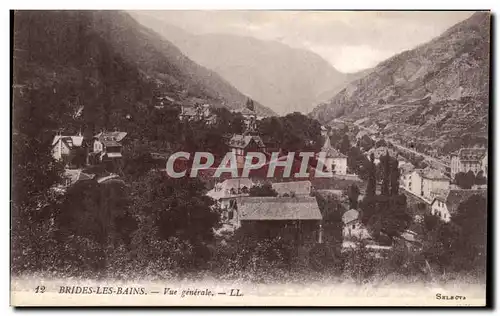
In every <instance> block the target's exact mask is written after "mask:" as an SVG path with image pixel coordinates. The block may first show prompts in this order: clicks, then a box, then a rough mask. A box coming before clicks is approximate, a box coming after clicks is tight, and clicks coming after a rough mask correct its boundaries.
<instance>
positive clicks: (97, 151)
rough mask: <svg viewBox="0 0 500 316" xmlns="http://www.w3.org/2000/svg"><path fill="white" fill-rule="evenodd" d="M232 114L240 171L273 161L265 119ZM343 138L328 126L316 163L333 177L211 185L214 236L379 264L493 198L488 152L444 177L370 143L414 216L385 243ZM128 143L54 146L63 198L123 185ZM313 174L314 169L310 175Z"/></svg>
mask: <svg viewBox="0 0 500 316" xmlns="http://www.w3.org/2000/svg"><path fill="white" fill-rule="evenodd" d="M167 101H168V100H167ZM170 101H172V100H170ZM161 104H163V103H161ZM160 107H161V108H162V107H163V105H160ZM212 110H213V108H212V106H210V105H209V104H206V103H199V104H196V105H195V106H191V107H185V106H181V108H180V114H179V120H180V121H183V122H188V123H189V122H200V121H201V122H204V123H205V124H209V125H210V124H214V122H215V121H216V120H217V117H216V116H215V115H214V114H213V111H212ZM232 113H238V114H241V115H242V117H243V118H244V131H243V133H242V134H233V135H230V136H229V137H228V138H227V139H225V140H221V141H225V142H226V144H227V147H228V150H230V151H231V152H232V153H234V154H235V155H236V157H237V164H238V168H242V167H243V165H244V163H245V159H246V155H247V153H249V152H261V153H263V154H265V155H266V156H267V157H270V156H271V153H272V152H274V151H275V150H276V148H272V146H266V144H265V142H264V141H263V140H262V138H261V135H259V132H258V128H257V126H258V123H259V121H260V120H262V119H263V118H262V117H260V116H258V115H257V113H256V112H255V109H254V107H253V104H252V102H251V101H247V103H246V104H245V106H243V107H242V108H240V109H238V110H232ZM344 131H345V129H344ZM336 132H338V131H335V128H334V127H332V126H321V138H322V145H321V148H320V150H319V152H317V153H316V155H315V157H314V158H315V160H316V163H318V159H320V160H321V163H322V164H323V165H324V166H325V168H326V171H328V172H330V177H329V178H327V179H325V178H321V179H317V178H314V177H313V176H307V177H300V178H299V177H295V178H294V177H291V178H289V177H284V176H283V173H284V170H283V168H282V169H280V168H277V169H279V170H278V171H279V172H278V174H277V175H274V177H273V178H267V177H266V176H265V175H266V173H267V168H268V167H269V163H268V164H266V165H265V166H264V167H263V168H261V169H259V170H252V172H251V173H250V174H249V175H248V176H247V177H240V178H234V177H233V178H228V177H226V178H225V177H220V178H216V179H209V180H207V181H206V186H207V193H206V195H207V196H208V197H210V198H211V199H213V200H214V201H216V206H217V207H218V209H220V210H222V212H221V214H220V216H221V221H222V225H221V227H220V228H218V229H217V230H216V232H215V234H216V235H217V236H224V235H227V234H232V233H234V232H235V231H237V230H239V229H240V228H243V229H251V230H250V231H252V232H253V233H256V232H258V233H256V234H257V235H258V236H262V237H263V238H264V237H269V236H278V235H279V234H281V233H282V232H283V230H290V229H292V231H293V233H292V235H293V239H294V240H295V242H297V243H299V244H300V245H309V246H311V245H313V246H314V245H318V244H320V245H321V244H323V243H325V241H326V240H332V239H337V243H339V240H338V239H340V245H339V246H338V247H340V248H341V251H343V252H345V251H349V250H351V249H355V248H358V247H361V246H362V247H364V248H366V249H369V250H370V251H371V252H373V254H375V256H381V254H383V253H385V252H387V251H390V250H391V249H392V247H394V246H395V245H396V244H399V245H403V246H404V247H405V248H407V249H409V250H411V249H418V248H421V247H422V238H423V237H424V236H422V233H423V232H422V229H421V226H422V225H423V218H424V216H426V215H435V216H437V217H439V218H440V219H441V220H442V221H443V222H449V221H450V219H451V218H452V217H453V216H454V215H455V214H456V212H457V209H458V207H459V205H460V204H461V203H463V202H465V201H466V200H467V199H468V198H470V197H471V196H473V195H480V196H483V197H486V192H487V184H486V183H487V175H488V153H487V150H486V149H485V148H462V149H460V150H459V151H458V152H456V153H454V154H453V155H452V156H451V159H450V161H449V163H448V165H449V168H448V169H446V170H447V171H448V172H446V170H445V171H444V172H443V170H442V169H439V168H433V166H432V164H429V165H427V166H426V167H425V168H421V167H419V166H415V165H414V164H412V162H411V161H410V159H407V158H405V157H404V155H401V154H400V152H399V151H398V149H397V147H395V146H391V145H388V144H387V143H386V142H385V141H382V140H383V139H381V138H380V137H378V135H377V136H374V137H373V138H374V140H371V141H372V142H373V145H372V146H370V148H369V149H368V150H363V152H362V154H363V155H364V156H365V157H366V161H371V163H373V165H374V167H375V168H379V167H380V165H381V163H382V160H383V159H384V157H386V158H387V159H388V157H392V159H395V160H396V161H397V173H398V177H399V178H398V179H397V186H398V187H399V188H398V189H397V190H396V191H399V193H402V194H404V195H405V196H406V199H407V201H408V202H407V203H408V207H407V209H408V210H409V211H408V212H409V214H410V216H411V221H410V222H409V224H408V225H406V227H405V228H404V229H402V230H401V231H399V232H398V236H391V238H390V241H389V242H381V241H380V240H381V239H380V238H378V237H377V238H374V236H372V235H373V231H372V229H371V228H370V227H369V225H368V226H367V223H366V221H363V220H362V215H363V211H362V210H361V208H360V206H359V205H360V203H361V202H362V200H363V198H364V197H365V196H366V194H367V192H366V190H367V189H366V184H365V181H364V180H363V179H361V178H360V175H359V174H356V171H355V170H352V168H349V167H348V166H350V163H349V162H348V159H350V157H349V156H348V155H347V153H346V154H344V153H341V152H340V151H339V149H338V146H334V145H332V142H331V136H332V134H334V133H336ZM127 136H128V134H127V132H126V131H118V130H113V131H105V130H102V131H101V132H99V133H98V134H96V135H94V137H93V138H92V139H91V140H84V137H83V136H82V135H81V134H79V135H64V134H62V133H58V134H57V135H55V136H54V139H53V142H52V154H53V157H54V158H55V159H56V160H58V161H61V162H63V163H64V164H65V166H66V167H65V173H64V176H65V179H66V180H65V182H64V183H63V184H62V185H58V186H57V190H60V191H61V192H64V190H65V189H67V188H68V187H70V186H72V185H74V184H76V183H78V182H82V181H97V182H98V183H103V182H106V181H108V180H110V179H119V178H120V176H121V173H122V166H123V164H122V161H123V158H124V157H123V155H124V153H123V148H124V146H126V145H127V142H128V139H127ZM372 136H373V135H372ZM346 137H347V139H348V140H349V146H348V147H351V146H353V147H354V146H356V147H359V148H363V146H361V145H360V143H361V142H363V141H364V140H365V141H366V138H367V137H370V135H368V134H367V133H366V132H365V131H359V132H358V133H354V134H353V133H351V138H350V139H349V137H348V136H345V137H344V138H346ZM336 147H337V148H336ZM365 149H367V148H366V147H365ZM152 156H154V153H152ZM160 156H161V155H160ZM278 157H279V158H278V160H283V158H286V153H282V152H280V153H279V155H278ZM161 158H164V157H160V159H161ZM161 161H164V160H161ZM96 167H99V168H100V170H105V171H104V172H99V174H98V175H96V174H93V173H92V170H96ZM312 168H313V166H312V165H311V166H309V167H308V170H309V169H312ZM292 169H293V171H294V172H298V171H299V166H298V165H297V166H296V165H294V166H293V168H292ZM157 171H158V172H165V169H164V168H159V169H157ZM210 172H212V173H213V170H201V173H202V177H203V176H204V177H205V178H207V173H208V174H210ZM280 172H281V174H280ZM294 172H293V173H294ZM381 181H382V180H377V184H376V185H377V186H378V185H380V184H381ZM353 190H354V191H356V193H355V194H354V196H355V197H354V199H356V200H357V201H355V202H353V201H352V199H353V198H352V196H351V192H352V191H353ZM379 191H380V190H379V189H377V192H379ZM320 199H324V200H327V201H335V202H334V203H336V204H337V205H338V207H337V206H335V208H336V212H338V213H340V214H339V215H340V217H339V218H341V225H342V228H341V233H340V234H341V236H340V238H339V234H338V233H337V234H334V233H332V232H329V231H326V229H325V227H327V226H328V223H327V222H328V220H327V219H326V217H328V215H327V214H326V212H325V211H324V209H325V206H324V205H322V206H320V203H318V201H319V200H320ZM256 227H258V229H256Z"/></svg>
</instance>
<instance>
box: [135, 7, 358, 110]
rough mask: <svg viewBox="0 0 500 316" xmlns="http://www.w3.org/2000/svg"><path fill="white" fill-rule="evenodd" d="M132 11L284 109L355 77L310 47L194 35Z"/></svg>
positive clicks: (304, 104)
mask: <svg viewBox="0 0 500 316" xmlns="http://www.w3.org/2000/svg"><path fill="white" fill-rule="evenodd" d="M132 16H133V17H134V18H136V19H137V20H138V21H139V22H140V23H142V24H144V25H146V26H147V27H149V28H152V29H154V30H155V31H157V32H158V33H160V34H162V36H164V37H165V38H167V39H168V40H171V41H172V42H173V43H174V44H176V45H177V46H178V47H179V48H180V49H181V50H182V51H183V52H184V53H185V54H186V55H187V56H189V57H190V58H192V59H193V60H195V61H196V62H197V63H199V64H201V65H204V66H205V67H207V68H209V69H212V70H214V71H216V72H217V73H219V74H220V75H221V76H222V77H223V78H225V79H226V80H228V81H229V82H231V83H232V84H233V85H234V86H235V87H237V88H238V89H239V90H240V91H242V92H243V93H245V94H247V95H250V96H251V97H252V98H253V99H255V100H257V101H259V102H260V103H262V104H264V105H266V106H268V107H271V108H272V109H273V110H275V111H276V112H277V113H279V114H285V113H290V112H294V111H299V112H304V113H307V112H309V111H310V110H311V109H312V107H313V106H314V105H315V104H317V103H318V102H320V101H322V100H323V99H324V98H325V97H321V96H322V95H323V94H326V95H327V96H328V92H329V91H331V90H332V89H335V87H338V88H337V89H340V87H342V86H344V85H345V84H347V81H348V79H349V78H351V77H349V76H348V75H346V74H343V73H341V72H340V71H338V70H336V69H335V68H334V67H333V66H331V65H330V64H329V63H328V62H327V61H326V60H324V59H323V58H322V57H320V56H319V55H318V54H316V53H314V52H312V51H309V50H307V49H300V48H292V47H290V46H288V45H286V44H284V43H281V42H278V41H273V40H261V39H257V38H254V37H251V36H240V35H233V34H222V33H217V34H214V33H207V34H192V33H189V32H187V31H185V30H183V29H182V28H179V27H178V26H175V25H171V24H169V23H168V22H165V21H163V20H160V19H157V18H151V17H147V18H145V17H143V16H141V15H140V14H137V13H136V14H133V15H132ZM330 94H331V92H330Z"/></svg>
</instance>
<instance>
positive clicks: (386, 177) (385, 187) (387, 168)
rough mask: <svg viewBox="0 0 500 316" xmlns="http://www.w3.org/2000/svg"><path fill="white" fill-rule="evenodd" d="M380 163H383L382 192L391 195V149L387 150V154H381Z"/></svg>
mask: <svg viewBox="0 0 500 316" xmlns="http://www.w3.org/2000/svg"><path fill="white" fill-rule="evenodd" d="M380 158H381V161H380V163H381V164H382V187H381V194H382V195H384V196H388V195H389V183H390V174H391V156H389V151H386V153H385V156H381V157H380Z"/></svg>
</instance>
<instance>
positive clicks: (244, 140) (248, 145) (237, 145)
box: [228, 134, 266, 168]
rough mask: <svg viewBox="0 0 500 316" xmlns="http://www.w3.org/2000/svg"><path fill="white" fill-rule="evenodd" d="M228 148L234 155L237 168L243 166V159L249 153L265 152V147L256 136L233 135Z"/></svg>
mask: <svg viewBox="0 0 500 316" xmlns="http://www.w3.org/2000/svg"><path fill="white" fill-rule="evenodd" d="M228 145H229V148H230V149H231V151H232V152H233V153H234V154H235V155H236V162H237V164H238V168H242V167H243V166H244V165H245V157H246V155H247V153H249V152H266V145H265V144H264V142H263V141H262V139H261V138H260V136H257V135H240V134H234V135H233V136H232V137H231V139H230V140H229V143H228Z"/></svg>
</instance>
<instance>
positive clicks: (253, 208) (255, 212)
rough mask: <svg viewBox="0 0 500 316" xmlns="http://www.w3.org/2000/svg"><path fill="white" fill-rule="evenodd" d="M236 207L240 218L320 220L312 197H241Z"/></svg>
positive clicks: (318, 211) (316, 205)
mask: <svg viewBox="0 0 500 316" xmlns="http://www.w3.org/2000/svg"><path fill="white" fill-rule="evenodd" d="M238 208H239V210H240V212H241V220H242V221H245V220H256V221H259V220H282V221H283V220H321V219H322V216H321V212H320V210H319V207H318V203H317V202H316V198H314V197H293V198H284V197H243V198H241V200H240V202H239V204H238Z"/></svg>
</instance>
